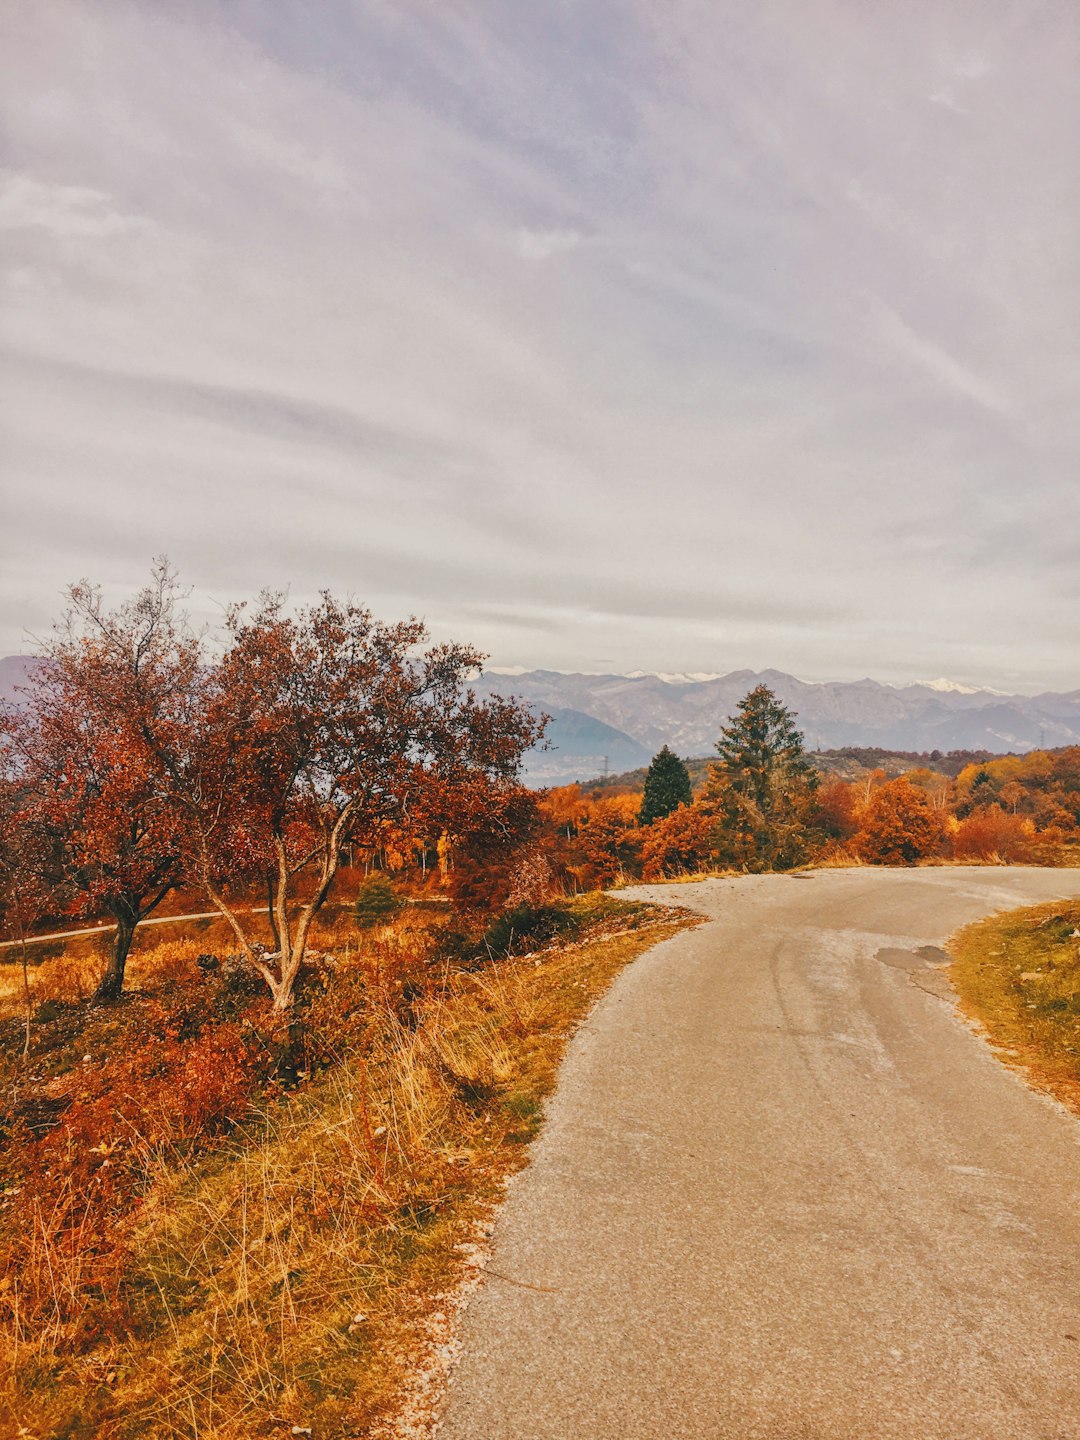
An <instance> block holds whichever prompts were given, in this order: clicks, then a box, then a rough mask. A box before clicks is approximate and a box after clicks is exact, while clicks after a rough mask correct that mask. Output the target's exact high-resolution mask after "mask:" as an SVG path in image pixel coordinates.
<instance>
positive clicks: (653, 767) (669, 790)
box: [638, 745, 693, 825]
mask: <svg viewBox="0 0 1080 1440" xmlns="http://www.w3.org/2000/svg"><path fill="white" fill-rule="evenodd" d="M692 798H693V793H692V791H691V788H690V772H689V771H688V770H687V768H686V766H685V765H684V764H683V762H682V761H681V760H680V759H679V757H678V755H676V754H675V753H674V751H672V750H670V749H668V747H667V746H666V745H665V746H664V747H663V749H662V750H660V751H659V752H658V753H657V754H656V755H654V756H653V759H652V763H651V764H650V766H649V769H648V772H647V774H646V776H645V791H644V794H643V795H642V797H641V813H640V815H639V817H638V818H639V823H640V824H642V825H651V824H652V822H653V821H654V820H662V819H663V818H664V816H665V815H670V814H671V812H672V811H673V810H677V809H678V808H679V806H680V805H689V804H690V801H691V799H692Z"/></svg>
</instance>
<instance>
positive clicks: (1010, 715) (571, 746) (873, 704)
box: [0, 655, 1080, 785]
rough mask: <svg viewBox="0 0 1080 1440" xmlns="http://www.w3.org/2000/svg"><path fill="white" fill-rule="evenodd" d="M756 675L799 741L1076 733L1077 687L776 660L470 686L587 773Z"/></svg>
mask: <svg viewBox="0 0 1080 1440" xmlns="http://www.w3.org/2000/svg"><path fill="white" fill-rule="evenodd" d="M33 665H34V659H33V657H32V656H27V655H9V656H6V657H4V658H0V701H11V700H15V699H17V687H18V686H19V685H21V684H23V683H25V680H26V678H27V676H28V675H29V673H30V671H31V669H32V667H33ZM755 685H768V687H769V688H770V690H772V691H774V693H775V694H776V696H777V697H778V699H780V700H782V701H783V703H784V704H785V705H787V706H789V707H790V708H791V709H792V710H794V711H795V712H796V713H797V715H798V720H797V722H796V723H797V724H798V726H799V728H800V729H801V730H802V732H803V735H804V737H805V741H806V746H807V749H810V750H831V749H838V748H840V747H842V746H845V745H861V746H878V747H880V748H881V749H884V750H916V751H932V750H941V751H948V750H990V751H993V752H996V753H999V754H1004V753H1007V752H1010V751H1015V752H1024V751H1027V750H1033V749H1036V748H1040V747H1044V746H1045V747H1047V748H1051V747H1055V746H1060V745H1080V690H1072V691H1069V692H1067V693H1064V694H1061V693H1056V692H1053V691H1047V692H1046V693H1045V694H1042V695H1005V694H1001V693H1000V692H999V691H996V690H977V689H974V688H972V687H971V686H967V685H960V684H957V683H956V682H955V681H951V680H928V681H924V682H923V683H921V684H916V685H903V686H893V685H883V684H881V683H879V682H878V681H876V680H855V681H836V682H824V683H816V682H811V681H806V680H797V679H796V678H795V676H793V675H785V674H784V673H783V672H782V671H779V670H762V671H756V670H733V671H731V672H730V673H729V674H726V675H714V674H707V675H682V674H664V675H654V674H644V673H642V672H640V671H639V672H637V673H635V674H632V675H581V674H565V673H563V672H562V671H558V670H524V671H520V672H505V671H498V670H488V671H485V672H484V674H483V675H482V676H481V678H480V680H479V681H478V682H477V688H478V689H479V690H482V691H486V692H488V693H491V694H496V695H515V696H517V697H518V698H519V699H521V700H525V701H527V702H528V703H529V704H530V705H532V706H533V707H534V708H535V709H537V710H541V711H543V712H545V713H546V714H548V715H550V716H551V723H550V725H549V727H548V748H547V749H544V750H539V751H532V752H531V753H530V754H529V756H528V760H527V778H528V780H529V783H530V784H533V785H544V784H552V783H560V782H564V781H569V780H588V779H591V778H593V777H594V776H596V775H599V774H600V773H602V772H603V771H604V770H609V771H611V772H612V773H617V772H619V771H622V770H632V769H635V768H636V767H637V766H640V765H645V764H647V763H648V762H649V760H650V759H651V758H652V756H653V755H654V754H655V753H656V751H657V750H659V749H660V747H661V745H670V746H671V748H672V749H673V750H675V751H676V752H677V753H678V754H680V755H683V756H686V757H688V758H689V757H692V756H701V755H709V754H711V753H712V749H713V746H714V745H715V743H716V738H717V736H718V735H719V733H720V727H721V726H722V725H723V724H724V723H725V722H726V721H727V719H728V717H729V716H731V715H732V714H733V713H734V711H735V707H736V705H737V704H738V702H739V701H740V700H741V699H742V697H743V696H744V695H745V694H746V693H747V691H748V690H752V689H753V688H754V686H755Z"/></svg>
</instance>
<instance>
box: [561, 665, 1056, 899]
mask: <svg viewBox="0 0 1080 1440" xmlns="http://www.w3.org/2000/svg"><path fill="white" fill-rule="evenodd" d="M795 720H796V717H795V716H794V715H793V713H792V712H791V711H790V710H788V709H787V708H786V707H785V706H784V705H782V704H781V703H780V702H779V701H778V700H777V699H776V697H775V695H773V693H772V692H771V691H770V690H769V689H768V688H767V687H766V686H758V687H757V688H756V689H755V690H753V691H751V692H750V693H749V694H748V695H747V696H746V697H745V698H744V699H743V700H742V701H741V702H740V703H739V705H738V707H737V710H736V713H735V715H734V716H733V717H732V718H731V719H730V720H729V721H728V722H727V724H726V725H725V726H723V727H722V729H721V733H720V738H719V740H718V742H717V746H716V757H717V758H716V759H715V760H713V762H712V763H711V764H710V765H709V767H708V770H707V774H706V778H705V780H704V783H699V784H698V786H697V787H696V790H695V787H694V786H693V785H692V783H691V776H690V773H689V771H688V769H687V766H686V764H685V763H684V762H683V761H682V760H680V759H679V757H678V756H676V755H674V754H673V753H672V752H671V751H670V749H669V748H668V747H667V746H665V747H664V748H663V749H662V750H661V751H660V752H659V753H658V754H657V755H656V756H655V757H654V759H653V762H652V764H651V765H650V766H649V769H648V771H647V773H646V774H645V777H644V783H643V785H642V786H641V787H640V788H637V787H635V786H633V785H623V786H618V785H615V786H612V785H604V786H600V785H597V786H595V787H591V788H590V787H587V786H581V785H567V786H561V787H558V788H557V789H553V790H550V791H548V792H547V794H546V795H545V796H544V798H543V800H542V802H541V805H542V808H543V810H544V812H545V814H546V816H547V818H548V829H549V834H550V836H551V837H552V838H551V844H552V849H553V853H554V854H555V856H556V857H557V859H556V863H557V866H558V868H559V869H560V870H561V872H562V873H563V874H564V875H566V876H567V877H569V879H570V881H571V883H574V884H578V885H581V886H583V887H588V886H591V885H605V884H611V883H612V882H613V881H615V880H616V879H617V878H643V879H646V880H656V879H670V878H676V877H678V876H680V875H687V874H700V873H709V872H710V871H716V870H749V871H755V870H783V869H790V868H792V867H794V866H797V865H802V864H807V863H816V864H833V865H837V864H839V865H845V864H857V863H864V864H878V865H911V864H917V863H919V862H923V861H936V860H940V861H953V862H960V863H964V862H979V863H984V862H991V861H998V862H1008V863H1021V864H1023V863H1031V864H1075V863H1078V862H1080V747H1077V746H1072V747H1068V748H1065V749H1062V750H1057V751H1052V752H1046V751H1034V752H1032V753H1031V754H1028V755H1024V756H1018V755H1007V756H999V757H996V758H995V757H990V756H978V757H975V758H973V759H971V760H969V762H968V763H963V761H964V758H965V757H963V756H958V755H950V756H940V757H937V759H938V760H939V761H940V764H935V763H934V757H913V758H918V759H920V760H923V759H926V760H930V762H931V763H929V764H926V763H922V764H918V765H913V766H912V767H911V768H910V769H909V770H908V771H907V772H906V773H905V774H902V775H899V776H893V777H890V776H889V775H888V774H887V773H886V771H885V770H884V769H882V768H880V767H877V766H876V767H875V768H872V769H871V768H868V769H867V770H866V772H865V775H864V777H863V778H861V779H860V780H858V781H854V782H852V781H845V780H842V779H837V778H834V777H831V776H829V775H828V774H825V773H819V772H818V770H817V769H816V768H815V766H814V763H813V759H812V757H811V756H809V755H808V754H807V753H806V751H805V748H804V741H803V736H802V734H801V733H800V732H799V730H798V729H797V727H796V725H795ZM859 753H861V754H863V755H864V756H865V757H866V758H868V759H870V760H874V759H882V758H884V756H885V752H859ZM695 770H697V771H698V772H699V773H700V767H697V766H695Z"/></svg>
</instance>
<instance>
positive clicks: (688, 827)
mask: <svg viewBox="0 0 1080 1440" xmlns="http://www.w3.org/2000/svg"><path fill="white" fill-rule="evenodd" d="M715 831H716V817H715V816H714V815H713V814H711V813H710V812H709V811H708V810H706V809H704V808H703V807H702V806H700V805H680V806H679V808H678V809H677V810H673V811H672V812H671V814H670V815H665V816H664V817H663V818H662V819H660V820H654V821H653V823H652V824H651V825H647V826H645V828H644V829H643V830H642V832H641V833H642V841H641V874H642V879H644V880H660V879H663V878H664V877H665V876H670V875H686V874H693V873H695V872H697V871H699V870H704V869H706V868H707V866H708V865H709V862H710V860H711V859H712V854H713V849H714V846H715V838H714V837H715Z"/></svg>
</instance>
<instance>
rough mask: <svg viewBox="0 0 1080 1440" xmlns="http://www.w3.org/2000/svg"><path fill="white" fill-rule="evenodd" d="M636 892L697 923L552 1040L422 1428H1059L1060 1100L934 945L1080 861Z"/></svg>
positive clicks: (1073, 874) (1071, 1324) (993, 1439)
mask: <svg viewBox="0 0 1080 1440" xmlns="http://www.w3.org/2000/svg"><path fill="white" fill-rule="evenodd" d="M630 893H631V894H632V895H638V896H641V897H642V898H663V899H664V900H665V901H666V902H668V903H670V902H672V901H675V902H676V903H681V904H685V905H688V906H692V907H693V908H695V909H700V910H701V911H703V912H704V913H705V914H707V915H708V916H709V917H710V923H709V924H707V925H703V926H701V927H700V928H698V929H696V930H693V931H690V932H684V933H683V934H681V935H678V936H676V937H675V938H674V939H672V940H669V941H667V942H665V943H664V944H662V945H660V946H658V947H657V948H656V949H654V950H651V951H650V952H648V954H646V955H644V956H643V957H642V958H641V959H639V960H638V961H637V962H635V964H634V965H633V966H631V967H630V968H629V969H628V970H626V971H625V972H624V973H623V975H622V976H621V977H620V978H619V980H618V981H617V982H616V984H615V985H614V987H613V988H612V990H611V991H610V992H609V994H608V996H607V997H606V999H605V1000H604V1001H603V1002H602V1003H601V1004H600V1006H599V1007H598V1008H597V1009H596V1011H595V1012H594V1013H593V1015H592V1017H591V1018H590V1020H589V1021H588V1023H587V1024H586V1026H585V1027H584V1028H583V1029H582V1030H581V1031H580V1032H579V1034H578V1036H577V1038H576V1039H575V1041H574V1042H573V1044H572V1046H571V1048H570V1051H569V1053H568V1057H567V1060H566V1063H565V1066H564V1069H563V1072H562V1077H561V1082H560V1087H559V1091H558V1093H557V1095H556V1096H555V1098H554V1100H553V1101H552V1103H551V1105H550V1107H549V1118H548V1123H547V1125H546V1127H545V1130H544V1132H543V1134H542V1136H541V1138H540V1140H539V1141H538V1142H537V1144H536V1146H535V1148H534V1152H533V1160H532V1164H531V1166H530V1168H529V1169H528V1170H527V1171H526V1172H524V1173H523V1175H522V1176H520V1177H519V1178H518V1179H517V1180H516V1181H515V1182H514V1183H513V1184H512V1186H511V1189H510V1193H509V1196H508V1199H507V1203H506V1205H505V1206H504V1208H503V1211H502V1213H501V1216H500V1219H499V1222H498V1225H497V1227H496V1235H495V1249H494V1254H493V1257H492V1261H491V1270H493V1271H497V1272H498V1275H499V1276H500V1277H505V1278H496V1277H495V1276H494V1275H491V1274H490V1273H489V1274H488V1276H487V1278H485V1280H484V1282H483V1284H482V1285H481V1287H480V1289H479V1291H478V1292H477V1297H476V1298H475V1299H474V1301H473V1303H472V1305H471V1306H470V1308H469V1310H468V1312H467V1314H466V1316H465V1321H464V1329H463V1337H462V1338H463V1351H462V1356H461V1360H460V1363H459V1365H458V1367H457V1371H456V1374H455V1376H454V1379H453V1382H452V1387H451V1392H450V1403H449V1407H448V1411H447V1414H446V1418H445V1421H444V1425H443V1428H442V1429H441V1430H440V1431H439V1436H440V1440H609V1437H610V1440H654V1437H655V1440H660V1437H663V1440H698V1437H709V1440H720V1437H725V1440H726V1437H732V1440H735V1437H738V1440H885V1437H888V1440H1077V1437H1080V1122H1078V1121H1077V1120H1076V1119H1074V1118H1072V1117H1071V1116H1069V1115H1067V1114H1066V1113H1065V1112H1064V1111H1063V1110H1061V1109H1060V1108H1059V1107H1057V1106H1056V1105H1055V1104H1054V1103H1053V1102H1052V1101H1049V1100H1047V1099H1045V1098H1043V1097H1040V1096H1038V1095H1036V1094H1034V1093H1033V1092H1032V1091H1030V1090H1029V1089H1028V1088H1027V1087H1026V1086H1025V1085H1024V1083H1023V1082H1022V1080H1020V1079H1019V1078H1018V1077H1017V1076H1016V1075H1015V1074H1014V1073H1012V1072H1010V1071H1009V1070H1007V1069H1006V1068H1005V1067H1004V1066H1003V1065H1002V1064H1001V1063H1000V1061H998V1060H997V1059H996V1058H995V1057H994V1055H993V1054H992V1052H991V1051H990V1049H989V1048H988V1047H987V1046H986V1044H985V1043H984V1042H983V1041H981V1040H980V1039H979V1038H978V1037H977V1036H975V1035H974V1034H973V1033H972V1032H971V1031H970V1030H969V1029H968V1028H966V1027H965V1025H964V1024H963V1023H962V1021H961V1020H960V1019H959V1018H958V1016H957V1015H956V1012H955V1010H954V1008H953V1006H952V1004H951V1002H950V1000H949V999H948V998H942V995H943V994H944V995H946V997H947V985H946V984H945V982H944V977H943V971H942V970H941V969H939V968H935V962H940V961H941V960H942V959H943V957H942V956H941V955H940V953H939V952H936V951H935V950H934V949H933V947H934V946H937V945H940V944H941V942H942V941H943V940H944V939H945V937H946V936H948V935H949V934H950V933H951V932H952V931H954V930H956V929H957V928H958V927H959V926H961V925H963V924H965V923H967V922H968V921H970V920H974V919H977V918H978V917H980V916H983V915H987V914H989V913H991V912H993V911H996V910H1001V909H1010V908H1013V907H1015V906H1017V905H1022V904H1031V903H1035V902H1038V901H1044V900H1050V899H1054V898H1057V897H1059V896H1060V897H1064V896H1077V895H1080V871H1077V870H1072V871H1067V870H1066V871H1053V870H1030V869H975V868H970V869H926V870H886V871H879V870H847V871H817V872H814V873H811V874H808V875H806V876H805V877H803V876H758V877H747V878H743V879H739V880H712V881H707V882H704V883H702V884H700V885H691V886H679V887H678V888H672V887H641V888H640V889H638V890H636V891H632V892H630ZM920 952H921V953H920ZM515 1282H516V1283H515Z"/></svg>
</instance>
